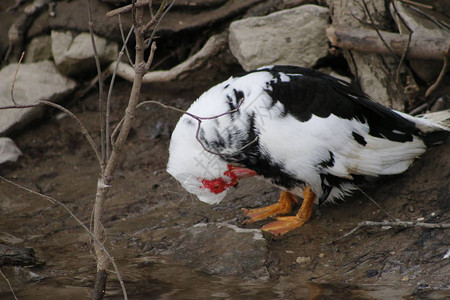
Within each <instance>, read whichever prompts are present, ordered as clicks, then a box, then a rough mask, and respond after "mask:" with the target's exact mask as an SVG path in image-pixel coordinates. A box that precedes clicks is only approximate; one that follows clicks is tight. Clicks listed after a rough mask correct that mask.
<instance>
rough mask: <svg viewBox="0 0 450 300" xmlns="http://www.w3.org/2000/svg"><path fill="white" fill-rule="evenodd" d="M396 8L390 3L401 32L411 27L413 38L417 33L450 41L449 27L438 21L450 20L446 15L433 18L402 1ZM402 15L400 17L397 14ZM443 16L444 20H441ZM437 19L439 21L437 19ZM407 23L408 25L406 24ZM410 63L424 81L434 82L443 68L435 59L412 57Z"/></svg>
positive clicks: (445, 21) (441, 63)
mask: <svg viewBox="0 0 450 300" xmlns="http://www.w3.org/2000/svg"><path fill="white" fill-rule="evenodd" d="M395 7H396V9H394V7H393V5H392V3H391V5H390V11H391V15H392V17H393V19H394V20H395V23H396V24H397V27H398V29H399V31H400V33H405V34H408V33H409V30H408V28H409V29H411V30H412V31H413V34H412V38H414V36H415V35H418V36H426V37H429V38H437V39H438V38H442V39H446V40H447V41H450V32H449V31H448V29H444V28H442V27H440V26H439V25H438V22H437V21H443V23H444V24H445V23H448V22H450V19H448V18H447V17H445V16H444V15H441V14H440V15H437V13H436V15H434V16H433V19H431V18H429V17H425V16H424V15H422V14H420V13H419V12H417V11H416V10H414V9H412V8H411V7H410V6H409V5H408V4H406V3H402V2H400V1H396V2H395ZM397 13H398V15H400V17H399V16H398V15H397ZM439 18H443V20H439ZM435 20H437V21H435ZM405 24H406V25H405ZM409 64H410V66H411V69H412V70H413V71H414V72H415V73H416V74H417V75H418V76H419V77H420V78H421V79H422V80H424V81H426V82H429V83H430V82H432V81H434V80H436V78H437V77H438V75H439V72H440V71H441V69H442V65H443V60H442V61H434V60H420V59H410V60H409Z"/></svg>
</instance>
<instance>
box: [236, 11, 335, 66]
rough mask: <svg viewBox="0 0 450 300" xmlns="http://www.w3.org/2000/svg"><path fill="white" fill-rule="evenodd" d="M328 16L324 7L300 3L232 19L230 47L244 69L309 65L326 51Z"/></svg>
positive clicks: (325, 53)
mask: <svg viewBox="0 0 450 300" xmlns="http://www.w3.org/2000/svg"><path fill="white" fill-rule="evenodd" d="M328 18H329V15H328V9H327V8H325V7H321V6H317V5H302V6H299V7H296V8H292V9H286V10H282V11H279V12H275V13H272V14H270V15H267V16H264V17H252V18H246V19H242V20H239V21H235V22H233V23H231V25H230V36H229V45H230V49H231V52H232V53H233V55H234V56H235V57H236V58H237V59H238V61H239V63H240V64H241V65H242V67H243V68H244V69H245V70H247V71H248V70H252V69H255V68H258V67H261V66H265V65H272V64H289V65H297V66H302V67H312V66H313V65H314V64H315V63H316V62H317V60H318V59H319V58H322V57H324V56H326V55H327V53H328V41H327V38H326V35H325V29H326V27H327V25H328Z"/></svg>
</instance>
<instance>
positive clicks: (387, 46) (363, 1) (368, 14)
mask: <svg viewBox="0 0 450 300" xmlns="http://www.w3.org/2000/svg"><path fill="white" fill-rule="evenodd" d="M361 2H362V4H363V6H364V10H365V11H366V14H367V16H368V17H369V19H370V22H371V23H372V27H373V29H375V31H376V33H377V35H378V37H379V38H380V39H381V41H382V42H383V44H384V45H385V46H386V48H387V49H388V50H389V52H390V53H391V55H392V56H395V54H394V51H392V49H391V47H389V45H388V44H387V43H386V41H385V40H384V38H383V36H382V35H381V33H380V31H379V30H378V28H377V26H376V25H375V22H374V20H373V18H372V14H371V13H370V11H369V8H368V7H367V4H366V1H365V0H361Z"/></svg>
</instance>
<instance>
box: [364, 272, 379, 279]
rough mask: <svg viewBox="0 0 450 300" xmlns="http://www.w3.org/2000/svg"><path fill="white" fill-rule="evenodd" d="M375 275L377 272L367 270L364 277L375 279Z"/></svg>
mask: <svg viewBox="0 0 450 300" xmlns="http://www.w3.org/2000/svg"><path fill="white" fill-rule="evenodd" d="M377 275H378V271H377V270H367V271H366V277H367V278H371V277H375V276H377Z"/></svg>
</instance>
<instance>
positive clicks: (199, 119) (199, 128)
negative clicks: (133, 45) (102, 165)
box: [119, 99, 258, 156]
mask: <svg viewBox="0 0 450 300" xmlns="http://www.w3.org/2000/svg"><path fill="white" fill-rule="evenodd" d="M243 102H244V100H243V99H241V100H240V101H239V103H238V106H237V107H236V108H235V109H232V110H229V111H226V112H224V113H221V114H218V115H215V116H212V117H199V116H196V115H194V114H191V113H189V112H187V111H185V110H182V109H179V108H177V107H173V106H170V105H167V104H164V103H161V102H159V101H154V100H150V101H144V102H141V103H139V105H138V106H136V108H139V107H141V106H143V105H146V104H157V105H159V106H162V107H164V108H167V109H171V110H174V111H177V112H181V113H183V114H185V115H187V116H189V117H191V118H193V119H195V120H196V121H197V122H198V123H197V130H196V133H195V139H196V140H197V141H198V142H199V144H200V145H201V146H202V148H203V150H205V151H206V152H208V153H211V154H214V155H219V156H232V155H233V154H235V153H239V152H241V151H242V150H244V149H245V148H247V147H249V146H250V145H252V144H254V143H256V142H257V141H258V137H255V138H254V139H253V140H251V141H250V142H249V143H247V144H245V145H244V146H242V147H241V148H239V149H237V150H235V151H233V152H232V153H226V154H225V153H220V152H216V151H213V150H210V149H208V148H207V147H206V145H205V144H203V142H202V140H201V138H200V130H201V124H202V121H205V120H213V119H218V118H220V117H223V116H225V115H228V114H232V113H234V112H237V111H238V110H239V109H240V107H241V105H242V103H243ZM121 123H122V121H121V122H120V123H119V125H120V124H121Z"/></svg>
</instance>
